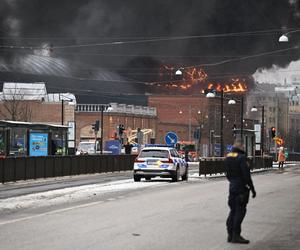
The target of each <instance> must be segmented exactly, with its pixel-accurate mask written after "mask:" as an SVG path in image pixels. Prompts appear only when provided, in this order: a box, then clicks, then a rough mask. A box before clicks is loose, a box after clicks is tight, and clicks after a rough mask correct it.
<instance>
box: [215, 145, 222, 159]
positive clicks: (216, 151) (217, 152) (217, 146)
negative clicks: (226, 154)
mask: <svg viewBox="0 0 300 250" xmlns="http://www.w3.org/2000/svg"><path fill="white" fill-rule="evenodd" d="M215 156H218V157H220V156H221V144H220V143H215Z"/></svg>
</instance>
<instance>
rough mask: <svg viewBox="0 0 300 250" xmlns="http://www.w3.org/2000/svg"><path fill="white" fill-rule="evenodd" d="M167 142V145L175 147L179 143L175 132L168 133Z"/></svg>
mask: <svg viewBox="0 0 300 250" xmlns="http://www.w3.org/2000/svg"><path fill="white" fill-rule="evenodd" d="M165 142H166V144H167V145H174V144H176V143H177V142H178V137H177V134H176V133H175V132H168V133H167V134H166V136H165Z"/></svg>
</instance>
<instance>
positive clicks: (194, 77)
mask: <svg viewBox="0 0 300 250" xmlns="http://www.w3.org/2000/svg"><path fill="white" fill-rule="evenodd" d="M178 68H179V67H174V66H169V65H162V67H161V70H162V71H163V72H162V71H161V72H160V75H161V76H162V75H167V76H169V77H170V78H171V80H170V83H167V84H160V83H157V84H154V85H156V86H165V87H166V88H171V89H176V88H177V89H181V90H188V89H190V88H192V87H193V86H194V85H196V84H199V83H205V82H206V80H207V79H208V74H207V73H206V72H205V71H204V70H203V69H201V68H200V69H199V68H186V69H184V68H183V69H182V73H183V75H182V76H181V77H182V82H180V81H179V80H178V79H177V78H176V76H175V70H177V69H178ZM173 81H174V82H176V83H173ZM203 89H215V90H216V91H221V90H222V89H223V91H224V92H226V93H228V92H246V91H247V85H246V83H245V81H244V80H240V79H239V78H236V79H231V81H230V82H227V83H224V84H220V83H214V82H209V83H208V85H207V88H205V87H203V86H202V91H203Z"/></svg>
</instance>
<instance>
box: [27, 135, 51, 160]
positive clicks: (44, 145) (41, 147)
mask: <svg viewBox="0 0 300 250" xmlns="http://www.w3.org/2000/svg"><path fill="white" fill-rule="evenodd" d="M29 155H30V156H47V155H48V134H47V133H30V135H29Z"/></svg>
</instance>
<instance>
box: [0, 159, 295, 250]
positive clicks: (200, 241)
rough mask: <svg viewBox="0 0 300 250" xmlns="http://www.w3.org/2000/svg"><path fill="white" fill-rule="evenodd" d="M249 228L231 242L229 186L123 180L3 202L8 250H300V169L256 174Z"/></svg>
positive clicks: (0, 212) (1, 227) (216, 181)
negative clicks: (243, 239)
mask: <svg viewBox="0 0 300 250" xmlns="http://www.w3.org/2000/svg"><path fill="white" fill-rule="evenodd" d="M253 180H254V183H255V186H256V190H257V198H255V199H251V200H250V203H249V206H248V214H247V216H246V219H245V221H244V223H243V235H244V236H245V237H247V238H249V239H250V241H251V243H250V244H249V245H237V244H230V243H227V242H226V231H225V220H226V217H227V213H228V207H227V190H228V183H227V181H226V180H225V179H224V178H213V179H212V178H211V179H204V178H198V177H196V176H194V175H192V178H190V181H189V182H179V183H171V182H168V181H159V180H153V181H150V182H146V181H144V182H141V183H134V182H133V181H132V180H131V179H128V178H122V179H120V180H113V181H110V182H105V183H98V184H97V183H96V184H95V183H93V184H89V185H83V186H76V187H74V186H72V187H67V188H64V189H56V190H54V191H50V190H48V191H45V192H39V193H31V194H26V195H18V196H16V197H9V198H8V197H6V198H5V197H3V198H2V199H0V242H1V245H0V249H24V250H25V249H51V250H53V249H104V250H109V249H145V250H146V249H172V250H173V249H174V250H176V249H180V250H182V249H259V250H264V249H276V250H277V249H287V250H293V249H300V192H299V190H300V165H296V166H292V167H289V168H287V169H284V170H283V171H281V170H277V169H276V170H272V171H268V172H264V173H260V174H255V175H254V176H253Z"/></svg>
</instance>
